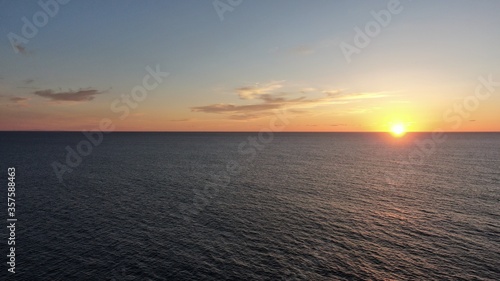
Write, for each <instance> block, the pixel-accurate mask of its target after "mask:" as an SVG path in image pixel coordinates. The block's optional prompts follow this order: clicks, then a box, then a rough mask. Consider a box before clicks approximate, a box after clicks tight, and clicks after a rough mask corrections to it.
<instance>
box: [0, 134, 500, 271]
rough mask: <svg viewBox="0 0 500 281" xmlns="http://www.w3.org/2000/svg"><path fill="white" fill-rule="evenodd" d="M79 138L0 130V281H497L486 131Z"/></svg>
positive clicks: (494, 159) (499, 166)
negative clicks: (11, 186) (11, 207)
mask: <svg viewBox="0 0 500 281" xmlns="http://www.w3.org/2000/svg"><path fill="white" fill-rule="evenodd" d="M93 138H94V142H95V143H96V144H97V145H94V144H91V142H89V141H88V140H87V137H86V136H85V135H83V134H82V133H78V132H53V133H47V132H0V168H1V170H0V175H2V176H1V178H2V179H1V182H2V185H3V186H4V188H2V190H3V191H2V192H1V198H2V199H1V200H2V202H4V203H2V204H1V205H2V206H3V207H2V208H3V210H1V212H0V213H1V214H3V215H2V216H3V217H4V219H6V218H7V206H6V201H7V199H6V198H7V182H8V180H7V177H8V176H7V168H8V167H15V170H16V177H15V182H16V218H17V219H18V221H17V223H16V273H15V274H11V273H9V272H7V268H8V266H7V264H6V262H7V258H6V255H7V254H8V246H7V243H6V241H7V235H9V233H8V232H7V229H6V227H5V226H2V229H4V230H3V231H2V237H3V239H2V240H3V242H1V246H0V254H1V256H3V258H2V260H3V261H2V264H3V265H2V267H1V268H2V273H1V275H0V279H2V278H3V279H2V280H30V281H31V280H500V134H498V133H453V134H451V133H450V134H446V135H445V136H444V137H439V136H434V137H433V136H432V135H431V134H424V133H420V134H417V133H413V134H408V135H406V136H405V137H403V138H399V139H397V138H393V137H391V136H390V135H388V134H383V133H274V134H260V135H259V134H258V133H251V132H249V133H116V132H115V133H109V134H104V135H103V136H102V140H101V139H100V137H99V136H98V135H93ZM78 151H80V152H81V153H80V152H78ZM75 153H76V154H77V156H75ZM68 155H69V156H68ZM82 155H84V156H82ZM78 157H80V158H81V159H80V161H78ZM54 167H57V169H56V170H57V171H58V172H57V173H56V172H55V171H56V170H55V169H54ZM70 170H71V172H69V171H70ZM57 174H59V175H60V178H58V176H57ZM4 224H5V225H7V223H6V222H5V220H4ZM7 278H8V279H7Z"/></svg>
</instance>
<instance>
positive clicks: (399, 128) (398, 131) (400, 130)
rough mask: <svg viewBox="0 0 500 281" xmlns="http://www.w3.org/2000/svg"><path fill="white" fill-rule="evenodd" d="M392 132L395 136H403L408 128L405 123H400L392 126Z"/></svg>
mask: <svg viewBox="0 0 500 281" xmlns="http://www.w3.org/2000/svg"><path fill="white" fill-rule="evenodd" d="M391 133H392V135H393V136H395V137H398V138H399V137H402V136H404V135H405V134H406V128H405V126H404V125H403V124H401V123H398V124H395V125H393V126H392V127H391Z"/></svg>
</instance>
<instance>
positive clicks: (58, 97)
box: [33, 89, 104, 102]
mask: <svg viewBox="0 0 500 281" xmlns="http://www.w3.org/2000/svg"><path fill="white" fill-rule="evenodd" d="M102 93H104V91H98V90H94V89H80V90H78V91H66V92H54V91H53V90H42V91H36V92H34V93H33V94H34V95H37V96H39V97H42V98H46V99H49V100H51V101H56V102H87V101H91V100H93V99H94V98H95V97H96V96H97V95H100V94H102Z"/></svg>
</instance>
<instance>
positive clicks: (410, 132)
mask: <svg viewBox="0 0 500 281" xmlns="http://www.w3.org/2000/svg"><path fill="white" fill-rule="evenodd" d="M0 132H2V133H13V132H26V133H82V132H102V133H259V132H260V131H100V130H96V131H89V130H0ZM269 132H272V133H347V134H349V133H354V134H370V133H373V134H380V133H384V134H387V133H389V134H390V133H391V132H390V131H280V132H274V131H269ZM435 132H437V131H407V132H406V134H414V133H435ZM439 133H453V134H455V133H472V134H474V133H500V131H440V132H439Z"/></svg>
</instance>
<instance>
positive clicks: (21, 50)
mask: <svg viewBox="0 0 500 281" xmlns="http://www.w3.org/2000/svg"><path fill="white" fill-rule="evenodd" d="M14 48H16V50H17V51H18V52H19V53H20V54H22V55H29V54H30V52H28V50H26V47H24V46H23V45H21V44H20V43H18V44H14Z"/></svg>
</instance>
